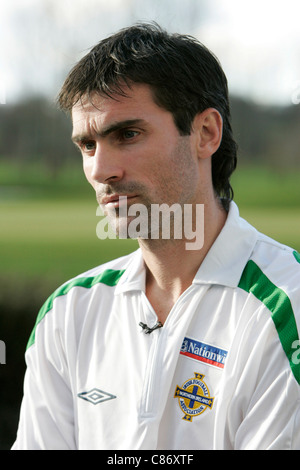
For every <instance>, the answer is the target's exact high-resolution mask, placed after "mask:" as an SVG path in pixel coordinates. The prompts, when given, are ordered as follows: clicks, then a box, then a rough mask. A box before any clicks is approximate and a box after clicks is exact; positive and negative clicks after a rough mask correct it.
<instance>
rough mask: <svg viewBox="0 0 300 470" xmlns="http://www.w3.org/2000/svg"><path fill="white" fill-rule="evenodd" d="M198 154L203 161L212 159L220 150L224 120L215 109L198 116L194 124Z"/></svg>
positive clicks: (207, 110) (206, 110)
mask: <svg viewBox="0 0 300 470" xmlns="http://www.w3.org/2000/svg"><path fill="white" fill-rule="evenodd" d="M193 131H194V134H195V137H196V146H197V154H198V157H199V158H201V159H206V158H209V157H211V156H212V155H213V154H214V153H215V152H216V151H217V150H218V148H219V146H220V143H221V140H222V132H223V119H222V116H221V114H220V113H219V111H217V110H216V109H214V108H208V109H205V110H204V111H203V112H202V113H199V114H197V116H196V117H195V119H194V122H193Z"/></svg>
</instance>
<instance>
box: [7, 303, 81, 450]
mask: <svg viewBox="0 0 300 470" xmlns="http://www.w3.org/2000/svg"><path fill="white" fill-rule="evenodd" d="M65 309H66V300H65V299H60V300H59V302H57V303H56V302H54V304H53V308H52V309H51V311H49V312H47V315H45V316H44V317H43V318H42V319H41V320H38V324H37V326H36V327H35V329H34V334H33V335H32V337H31V340H30V343H29V347H28V349H27V351H26V355H25V359H26V365H27V370H26V373H25V380H24V396H23V400H22V405H21V412H20V420H19V426H18V432H17V437H16V441H15V443H14V444H13V446H12V450H74V449H75V448H76V442H75V441H76V438H75V423H74V408H73V396H72V387H71V381H70V371H69V364H68V363H69V360H68V357H67V354H66V348H65V334H64V321H65V320H64V318H65Z"/></svg>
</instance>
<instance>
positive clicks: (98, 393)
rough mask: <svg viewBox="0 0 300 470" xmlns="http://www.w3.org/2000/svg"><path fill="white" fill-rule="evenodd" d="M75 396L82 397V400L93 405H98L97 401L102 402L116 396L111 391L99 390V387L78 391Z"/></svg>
mask: <svg viewBox="0 0 300 470" xmlns="http://www.w3.org/2000/svg"><path fill="white" fill-rule="evenodd" d="M77 396H78V397H79V398H82V399H83V400H86V401H88V402H90V403H93V405H98V404H99V403H103V402H104V401H108V400H113V399H114V398H117V397H116V396H115V395H112V394H111V393H107V392H103V390H99V388H92V390H90V391H89V392H82V393H78V395H77Z"/></svg>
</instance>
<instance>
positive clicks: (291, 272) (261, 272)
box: [239, 234, 300, 383]
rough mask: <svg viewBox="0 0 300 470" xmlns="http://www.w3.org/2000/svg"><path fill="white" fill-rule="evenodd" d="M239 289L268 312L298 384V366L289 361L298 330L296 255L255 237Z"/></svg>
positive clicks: (299, 298)
mask: <svg viewBox="0 0 300 470" xmlns="http://www.w3.org/2000/svg"><path fill="white" fill-rule="evenodd" d="M239 287H240V288H241V289H243V290H244V291H246V292H248V293H249V295H253V296H254V297H256V299H258V301H260V303H261V304H262V305H264V307H266V309H267V310H268V312H269V315H270V317H271V318H272V320H273V323H274V326H275V328H276V331H277V335H278V337H279V340H280V343H281V346H282V348H283V350H284V352H285V354H286V356H287V358H288V359H289V362H290V366H291V368H292V371H293V373H294V376H295V378H296V380H297V381H298V383H300V367H299V365H298V364H295V362H294V361H293V356H294V353H295V347H298V346H299V333H298V332H299V331H300V255H299V254H298V253H297V251H296V250H294V249H293V248H290V247H288V246H285V245H282V244H280V243H278V242H276V241H274V240H272V239H271V238H269V237H267V236H265V235H262V234H259V236H258V239H257V243H256V245H255V248H254V250H253V252H252V255H251V257H250V259H249V261H248V262H247V264H246V266H245V269H244V271H243V274H242V277H241V279H240V282H239Z"/></svg>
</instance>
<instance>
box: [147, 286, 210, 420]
mask: <svg viewBox="0 0 300 470" xmlns="http://www.w3.org/2000/svg"><path fill="white" fill-rule="evenodd" d="M191 290H194V286H193V285H191V286H190V287H189V288H188V289H187V290H186V291H185V292H184V293H183V294H182V295H181V296H180V297H179V299H178V300H177V302H176V303H175V304H174V306H173V307H172V309H171V311H170V313H169V315H168V317H167V320H166V322H165V324H164V326H163V327H162V328H159V329H157V330H155V331H153V332H152V333H151V334H150V335H149V339H150V338H151V339H152V344H151V347H150V353H149V360H148V362H147V367H146V373H145V379H144V386H143V392H142V399H141V406H140V416H141V418H151V417H154V416H155V414H156V412H157V409H158V406H159V401H160V396H161V378H162V374H163V373H167V372H166V371H163V370H162V369H163V356H164V351H165V343H166V340H167V336H168V331H169V330H170V328H172V323H174V321H176V319H177V318H176V317H177V315H176V311H178V310H180V306H181V304H182V303H183V302H184V301H185V300H186V297H187V296H188V295H189V294H190V291H191ZM201 298H202V295H200V299H201ZM145 299H146V301H147V302H148V308H150V309H151V311H152V312H153V313H155V312H154V309H153V307H152V305H151V304H150V302H149V301H148V299H147V297H146V296H145ZM200 299H197V304H198V302H199V301H200ZM193 304H194V303H193V302H190V303H189V304H188V305H189V306H188V308H186V309H185V310H184V313H186V311H187V310H189V312H190V314H189V316H190V317H192V316H193V315H192V314H193V312H194V311H195V308H196V307H195V306H194V305H193ZM196 306H197V305H196ZM184 313H183V314H184ZM155 317H156V319H157V316H156V314H155ZM188 323H189V322H188V321H187V322H185V323H184V324H185V326H186V327H188ZM173 326H174V325H173ZM185 331H186V330H185V329H182V330H181V333H182V335H181V336H182V338H183V337H184V333H185ZM147 336H148V335H147ZM175 354H176V352H175ZM178 357H179V350H178ZM175 359H176V358H175Z"/></svg>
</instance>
